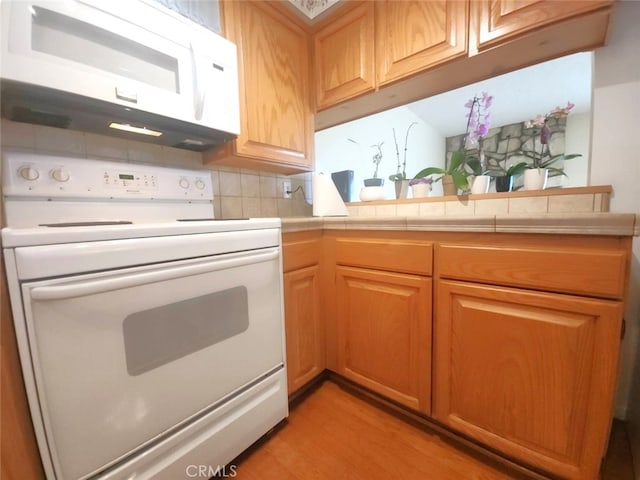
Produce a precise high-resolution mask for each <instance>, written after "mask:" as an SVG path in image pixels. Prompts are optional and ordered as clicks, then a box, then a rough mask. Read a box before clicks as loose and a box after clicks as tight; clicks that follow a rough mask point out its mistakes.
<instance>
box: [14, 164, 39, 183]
mask: <svg viewBox="0 0 640 480" xmlns="http://www.w3.org/2000/svg"><path fill="white" fill-rule="evenodd" d="M18 173H19V174H20V176H21V177H22V178H24V179H25V180H30V181H33V180H37V179H38V177H39V176H40V173H39V172H38V170H36V169H35V168H33V167H29V166H24V167H20V169H19V170H18Z"/></svg>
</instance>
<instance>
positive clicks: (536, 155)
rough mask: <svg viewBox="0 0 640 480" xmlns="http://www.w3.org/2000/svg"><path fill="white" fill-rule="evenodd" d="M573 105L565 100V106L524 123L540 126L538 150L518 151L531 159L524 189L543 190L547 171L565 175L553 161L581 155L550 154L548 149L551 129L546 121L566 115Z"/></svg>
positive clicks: (527, 125) (528, 125) (529, 126)
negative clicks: (554, 165)
mask: <svg viewBox="0 0 640 480" xmlns="http://www.w3.org/2000/svg"><path fill="white" fill-rule="evenodd" d="M574 106H575V105H574V104H573V103H571V102H567V105H566V106H565V107H556V108H554V109H553V110H551V111H550V112H549V113H547V114H546V115H538V116H537V117H536V118H534V119H533V120H529V121H528V122H526V123H525V127H527V128H532V127H539V128H540V152H536V151H535V150H530V151H529V150H521V151H520V152H518V153H519V154H520V155H523V156H525V157H527V158H529V159H530V160H531V163H530V164H528V165H527V169H526V170H525V172H524V187H523V189H524V190H544V188H545V187H546V185H547V179H548V177H549V172H555V173H558V174H560V175H565V176H566V174H565V173H564V170H563V169H562V168H556V167H553V166H552V165H553V164H554V163H556V162H557V161H559V160H571V159H572V158H576V157H581V156H582V155H581V154H579V153H571V154H565V153H562V154H559V155H551V150H550V149H549V142H550V141H551V131H550V130H549V127H548V126H547V122H548V121H549V119H551V118H563V117H566V116H567V115H569V112H570V111H571V109H572V108H573V107H574Z"/></svg>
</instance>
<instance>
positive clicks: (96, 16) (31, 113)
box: [0, 0, 240, 150]
mask: <svg viewBox="0 0 640 480" xmlns="http://www.w3.org/2000/svg"><path fill="white" fill-rule="evenodd" d="M0 6H1V10H0V13H1V22H2V23H1V27H2V28H1V30H2V39H1V41H2V44H1V47H2V50H1V52H0V53H1V61H0V76H1V79H2V80H1V84H2V114H3V116H5V117H7V118H9V119H12V120H15V121H25V122H31V123H40V124H44V125H50V126H56V127H61V128H72V129H77V130H87V131H97V132H99V133H103V134H111V135H120V136H127V137H128V138H135V139H138V140H153V141H155V142H157V143H161V144H167V145H172V146H177V147H182V148H190V149H193V150H205V149H207V148H210V147H211V146H212V145H214V144H219V143H222V142H224V141H226V140H228V139H230V138H234V137H235V136H237V134H238V133H239V131H240V118H239V97H238V96H239V94H238V65H237V54H236V47H235V45H234V44H233V43H231V42H229V41H228V40H226V39H224V38H223V37H221V36H219V35H218V34H216V33H214V32H212V31H210V30H207V29H206V28H204V27H202V26H200V25H198V24H196V23H194V22H192V21H191V20H189V19H187V18H185V17H182V16H181V15H179V14H177V13H176V12H173V11H171V10H169V9H167V8H166V7H164V6H162V5H160V4H158V3H155V2H153V1H151V0H127V1H108V0H63V1H60V0H58V1H52V0H31V1H25V0H8V1H7V0H2V2H1V4H0ZM212 8H213V7H212ZM112 124H113V125H114V126H112ZM119 125H125V126H127V125H128V126H129V127H130V128H128V129H127V128H125V129H124V130H122V128H121V127H120V126H119ZM112 129H113V130H114V131H111V130H112ZM140 134H142V135H143V136H144V137H148V138H142V136H140Z"/></svg>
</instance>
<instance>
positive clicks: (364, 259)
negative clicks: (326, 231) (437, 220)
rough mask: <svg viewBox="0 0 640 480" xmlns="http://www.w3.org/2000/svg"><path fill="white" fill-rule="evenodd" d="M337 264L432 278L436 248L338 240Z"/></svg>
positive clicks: (399, 242)
mask: <svg viewBox="0 0 640 480" xmlns="http://www.w3.org/2000/svg"><path fill="white" fill-rule="evenodd" d="M336 263H338V264H340V265H353V266H357V267H367V268H374V269H380V270H389V271H393V272H400V273H415V274H418V275H431V273H432V263H433V245H432V244H430V243H424V242H417V241H410V240H393V239H366V238H339V239H337V240H336Z"/></svg>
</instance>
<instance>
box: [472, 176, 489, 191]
mask: <svg viewBox="0 0 640 480" xmlns="http://www.w3.org/2000/svg"><path fill="white" fill-rule="evenodd" d="M489 185H491V177H490V176H489V175H478V176H477V177H473V183H472V184H471V193H472V194H474V195H477V194H480V193H487V192H488V191H489Z"/></svg>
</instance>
